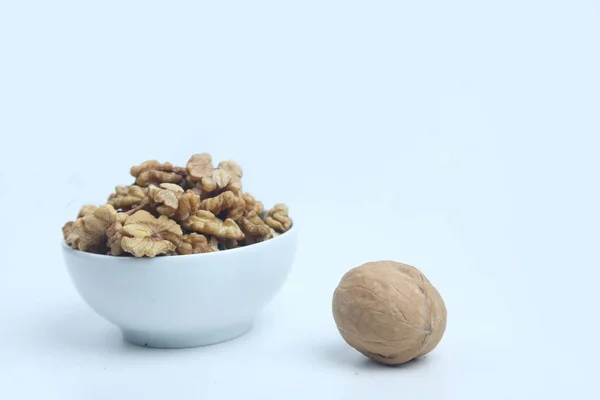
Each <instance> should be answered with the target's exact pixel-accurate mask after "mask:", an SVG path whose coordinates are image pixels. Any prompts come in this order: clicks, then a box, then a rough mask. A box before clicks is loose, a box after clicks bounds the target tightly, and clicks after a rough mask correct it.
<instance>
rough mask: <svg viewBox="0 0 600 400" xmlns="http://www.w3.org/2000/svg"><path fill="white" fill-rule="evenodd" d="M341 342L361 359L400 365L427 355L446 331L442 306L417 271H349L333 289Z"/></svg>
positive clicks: (381, 264) (385, 267)
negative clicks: (361, 357)
mask: <svg viewBox="0 0 600 400" xmlns="http://www.w3.org/2000/svg"><path fill="white" fill-rule="evenodd" d="M332 310H333V317H334V320H335V324H336V326H337V328H338V330H339V332H340V334H341V336H342V338H343V339H344V340H345V341H346V342H347V343H348V344H349V345H350V346H351V347H353V348H355V349H356V350H358V351H359V352H361V353H362V354H364V355H365V356H367V357H369V358H371V359H373V360H375V361H378V362H381V363H384V364H402V363H405V362H407V361H410V360H412V359H413V358H416V357H421V356H423V355H425V354H427V353H429V352H431V351H432V350H433V349H434V348H435V347H436V346H437V345H438V343H439V342H440V340H441V339H442V336H443V335H444V332H445V330H446V314H447V312H446V306H445V304H444V301H443V299H442V297H441V296H440V294H439V293H438V291H437V290H436V289H435V287H433V285H432V284H431V283H430V282H429V280H427V278H426V277H425V276H424V275H423V274H422V273H421V272H420V271H419V270H418V269H416V268H415V267H412V266H410V265H406V264H401V263H398V262H395V261H378V262H368V263H366V264H363V265H361V266H359V267H356V268H353V269H351V270H350V271H348V272H347V273H346V274H345V275H344V276H343V277H342V279H341V281H340V282H339V285H338V286H337V288H336V289H335V291H334V294H333V302H332Z"/></svg>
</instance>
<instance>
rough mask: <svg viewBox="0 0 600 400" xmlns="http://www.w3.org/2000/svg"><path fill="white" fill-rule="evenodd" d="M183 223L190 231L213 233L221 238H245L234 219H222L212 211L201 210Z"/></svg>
mask: <svg viewBox="0 0 600 400" xmlns="http://www.w3.org/2000/svg"><path fill="white" fill-rule="evenodd" d="M181 225H182V226H183V227H184V228H185V229H188V230H190V231H195V232H199V233H204V234H207V235H213V236H216V237H217V238H221V239H233V240H241V239H243V238H244V234H243V233H242V231H241V229H240V227H239V226H238V225H237V224H236V223H235V221H234V220H232V219H230V218H227V219H226V220H225V221H222V220H220V219H219V218H217V217H215V215H214V214H213V213H211V212H210V211H205V210H200V211H198V212H197V213H196V214H194V215H191V216H190V217H189V218H188V219H186V220H185V221H182V223H181Z"/></svg>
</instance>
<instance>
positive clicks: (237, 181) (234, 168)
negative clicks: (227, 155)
mask: <svg viewBox="0 0 600 400" xmlns="http://www.w3.org/2000/svg"><path fill="white" fill-rule="evenodd" d="M219 169H220V170H222V171H226V172H227V174H228V175H229V176H230V179H229V182H228V183H227V186H225V190H229V191H231V192H233V193H235V194H236V195H239V194H241V193H242V176H243V175H244V174H243V171H242V167H240V166H239V165H238V163H236V162H235V161H221V162H220V163H219Z"/></svg>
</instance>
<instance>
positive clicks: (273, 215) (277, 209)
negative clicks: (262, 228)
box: [265, 203, 292, 233]
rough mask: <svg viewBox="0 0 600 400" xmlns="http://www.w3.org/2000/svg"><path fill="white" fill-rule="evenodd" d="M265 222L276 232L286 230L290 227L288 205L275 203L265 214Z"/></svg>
mask: <svg viewBox="0 0 600 400" xmlns="http://www.w3.org/2000/svg"><path fill="white" fill-rule="evenodd" d="M265 223H266V224H267V225H269V226H270V227H271V228H273V229H275V230H276V231H278V232H281V233H283V232H287V231H288V230H289V229H290V228H291V227H292V220H291V219H290V217H289V215H288V206H286V205H285V204H281V203H279V204H275V206H274V207H273V208H272V209H270V210H269V211H268V212H267V215H265Z"/></svg>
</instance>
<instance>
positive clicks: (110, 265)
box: [62, 227, 297, 348]
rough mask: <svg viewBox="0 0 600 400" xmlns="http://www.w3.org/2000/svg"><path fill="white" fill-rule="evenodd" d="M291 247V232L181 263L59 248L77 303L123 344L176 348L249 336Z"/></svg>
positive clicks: (290, 257)
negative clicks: (101, 320)
mask: <svg viewBox="0 0 600 400" xmlns="http://www.w3.org/2000/svg"><path fill="white" fill-rule="evenodd" d="M296 243H297V228H296V227H292V228H291V229H290V230H289V231H287V232H286V233H284V234H282V235H280V236H278V237H275V238H273V239H270V240H267V241H265V242H261V243H257V244H253V245H249V246H245V247H240V248H235V249H231V250H224V251H220V252H214V253H204V254H192V255H182V256H166V257H156V258H134V257H114V256H107V255H99V254H92V253H86V252H83V251H79V250H73V249H71V248H70V247H68V246H67V245H66V244H64V243H63V246H62V247H63V255H64V260H65V263H66V265H67V268H68V271H69V274H70V276H71V279H72V281H73V283H74V284H75V287H76V289H77V291H78V292H79V294H80V295H81V297H82V298H83V299H84V300H85V301H86V302H87V304H88V305H89V306H90V307H91V308H92V309H93V310H95V311H96V313H98V314H99V315H100V316H102V317H104V318H105V319H106V320H108V321H110V322H112V323H113V324H115V325H116V326H118V327H119V328H120V329H121V330H122V332H123V337H124V339H125V340H126V341H128V342H130V343H133V344H137V345H140V346H146V347H160V348H181V347H196V346H202V345H208V344H214V343H219V342H223V341H226V340H230V339H233V338H236V337H238V336H241V335H243V334H244V333H246V332H248V331H249V330H250V329H251V328H252V326H253V323H254V320H255V319H256V317H257V316H258V315H259V314H260V312H261V311H262V310H263V309H264V307H265V306H266V305H267V304H268V303H269V302H270V301H271V299H272V298H273V297H274V296H275V295H276V294H277V293H278V291H279V290H280V288H281V287H282V285H283V283H284V282H285V279H286V278H287V275H288V273H289V271H290V269H291V266H292V264H293V261H294V257H295V253H296Z"/></svg>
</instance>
